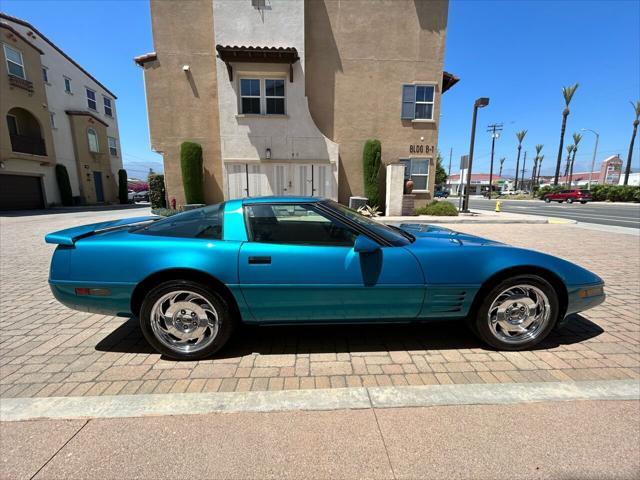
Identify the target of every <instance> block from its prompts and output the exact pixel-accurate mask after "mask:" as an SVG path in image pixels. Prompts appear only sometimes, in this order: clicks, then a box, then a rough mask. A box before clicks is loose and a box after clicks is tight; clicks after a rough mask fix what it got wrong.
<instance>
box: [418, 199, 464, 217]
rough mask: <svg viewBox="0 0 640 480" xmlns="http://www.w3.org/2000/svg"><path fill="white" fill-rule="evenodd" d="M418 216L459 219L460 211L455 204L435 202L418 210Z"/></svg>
mask: <svg viewBox="0 0 640 480" xmlns="http://www.w3.org/2000/svg"><path fill="white" fill-rule="evenodd" d="M416 215H435V216H438V217H457V216H458V209H457V208H456V206H455V205H454V204H453V203H449V202H439V201H437V200H433V201H432V202H431V203H429V204H427V205H425V206H424V207H420V208H416Z"/></svg>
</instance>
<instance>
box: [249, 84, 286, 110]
mask: <svg viewBox="0 0 640 480" xmlns="http://www.w3.org/2000/svg"><path fill="white" fill-rule="evenodd" d="M285 84H286V81H285V79H284V78H241V79H240V105H239V109H238V111H239V112H240V113H241V114H243V115H246V114H250V115H285V114H286V107H285Z"/></svg>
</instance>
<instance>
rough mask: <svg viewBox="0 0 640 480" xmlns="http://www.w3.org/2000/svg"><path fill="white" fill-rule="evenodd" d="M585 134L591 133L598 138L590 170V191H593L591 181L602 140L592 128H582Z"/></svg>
mask: <svg viewBox="0 0 640 480" xmlns="http://www.w3.org/2000/svg"><path fill="white" fill-rule="evenodd" d="M580 130H582V131H583V132H591V133H593V134H594V135H595V136H596V144H595V146H594V147H593V158H592V159H591V170H589V190H591V180H592V178H591V177H592V176H593V169H594V167H595V166H596V155H597V154H598V141H599V140H600V134H599V133H598V132H596V131H595V130H591V129H590V128H581V129H580Z"/></svg>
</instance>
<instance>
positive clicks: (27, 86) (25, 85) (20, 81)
mask: <svg viewBox="0 0 640 480" xmlns="http://www.w3.org/2000/svg"><path fill="white" fill-rule="evenodd" d="M9 85H11V86H13V87H18V88H21V89H23V90H26V91H27V92H29V93H33V82H30V81H29V80H25V79H24V78H20V77H16V76H15V75H11V74H9Z"/></svg>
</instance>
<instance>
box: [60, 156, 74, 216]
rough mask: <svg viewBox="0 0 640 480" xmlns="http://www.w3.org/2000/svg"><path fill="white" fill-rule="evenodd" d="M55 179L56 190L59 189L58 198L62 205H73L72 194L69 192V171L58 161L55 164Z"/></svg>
mask: <svg viewBox="0 0 640 480" xmlns="http://www.w3.org/2000/svg"><path fill="white" fill-rule="evenodd" d="M56 181H57V182H58V190H60V200H61V202H62V205H64V206H65V207H69V206H71V205H73V194H72V193H71V182H70V181H69V172H67V167H65V166H64V165H62V164H60V163H57V164H56Z"/></svg>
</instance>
